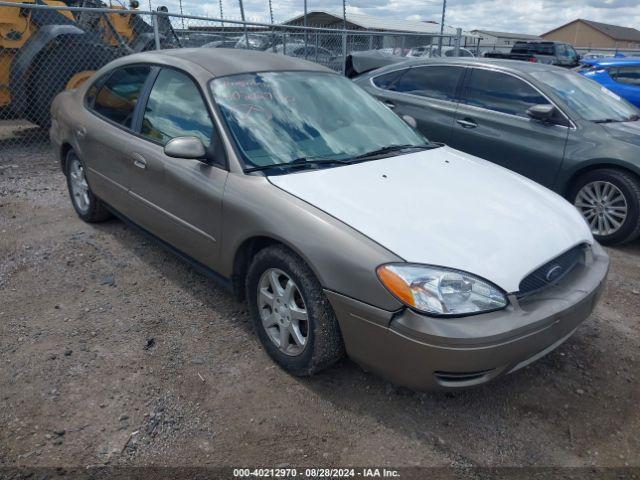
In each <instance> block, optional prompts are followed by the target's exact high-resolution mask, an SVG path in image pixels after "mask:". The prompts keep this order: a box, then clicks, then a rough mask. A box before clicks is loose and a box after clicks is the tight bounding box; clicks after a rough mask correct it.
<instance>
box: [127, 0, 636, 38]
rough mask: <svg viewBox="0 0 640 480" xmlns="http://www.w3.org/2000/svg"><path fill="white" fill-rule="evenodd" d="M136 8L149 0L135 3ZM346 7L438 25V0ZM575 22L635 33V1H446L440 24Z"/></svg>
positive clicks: (328, 4) (209, 9) (295, 0)
mask: <svg viewBox="0 0 640 480" xmlns="http://www.w3.org/2000/svg"><path fill="white" fill-rule="evenodd" d="M140 3H141V7H142V8H145V9H146V8H148V7H149V0H140ZM182 3H183V9H184V12H185V13H187V14H192V15H208V16H215V17H219V16H220V13H219V12H220V7H219V2H218V0H214V1H197V0H183V2H182ZM272 3H273V10H274V16H275V20H276V21H282V20H285V19H287V18H290V17H292V16H294V15H297V14H301V13H302V12H303V8H304V7H303V5H304V4H303V1H302V0H272ZM151 4H152V7H153V8H154V9H155V7H156V6H157V5H163V4H164V5H167V6H168V7H169V10H170V11H176V12H177V11H178V10H179V7H178V0H164V1H163V0H151ZM222 5H223V11H224V16H225V17H226V18H239V16H240V14H239V8H238V2H237V0H223V1H222ZM244 8H245V13H246V17H247V19H250V20H254V21H268V20H269V13H268V12H269V9H268V0H244ZM347 8H348V9H349V10H351V11H354V12H361V13H366V14H369V15H373V16H376V17H387V18H396V19H411V20H435V21H438V22H439V21H440V14H441V11H442V2H441V1H439V0H350V1H347ZM308 9H309V10H310V11H311V10H329V11H335V12H340V11H341V9H342V3H341V2H340V1H335V0H325V1H320V0H308ZM575 18H587V19H590V20H595V21H600V22H605V23H613V24H617V25H622V26H627V27H634V28H639V29H640V0H448V1H447V18H446V20H445V24H447V25H450V26H453V27H462V28H464V29H465V30H473V29H475V28H480V29H486V30H503V31H512V32H520V33H532V34H540V33H544V32H546V31H548V30H551V29H552V28H555V27H557V26H560V25H562V24H564V23H567V22H569V21H571V20H573V19H575Z"/></svg>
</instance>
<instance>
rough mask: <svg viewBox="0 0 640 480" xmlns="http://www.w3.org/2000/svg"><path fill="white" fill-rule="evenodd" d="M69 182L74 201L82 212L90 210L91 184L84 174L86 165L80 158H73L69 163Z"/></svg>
mask: <svg viewBox="0 0 640 480" xmlns="http://www.w3.org/2000/svg"><path fill="white" fill-rule="evenodd" d="M69 180H70V181H69V183H70V185H71V194H72V198H73V203H74V204H75V205H76V207H77V208H78V210H80V211H81V212H82V213H86V212H88V211H89V206H90V199H89V184H88V183H87V179H86V177H85V175H84V167H83V166H82V163H81V162H80V160H79V159H78V158H72V159H71V164H70V165H69Z"/></svg>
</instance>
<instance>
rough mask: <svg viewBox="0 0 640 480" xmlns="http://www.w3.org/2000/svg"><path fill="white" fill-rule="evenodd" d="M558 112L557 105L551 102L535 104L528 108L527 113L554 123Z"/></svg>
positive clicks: (542, 120) (535, 118)
mask: <svg viewBox="0 0 640 480" xmlns="http://www.w3.org/2000/svg"><path fill="white" fill-rule="evenodd" d="M555 113H556V107H554V106H553V105H551V104H548V103H546V104H541V105H534V106H533V107H530V108H529V109H528V110H527V115H529V117H531V118H533V119H534V120H538V121H540V122H544V123H552V122H553V118H554V116H555Z"/></svg>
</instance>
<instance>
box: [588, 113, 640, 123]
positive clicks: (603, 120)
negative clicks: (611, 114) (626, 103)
mask: <svg viewBox="0 0 640 480" xmlns="http://www.w3.org/2000/svg"><path fill="white" fill-rule="evenodd" d="M636 120H640V116H638V115H636V114H635V113H634V114H633V115H629V116H628V117H625V118H601V119H598V120H593V123H618V122H635V121H636Z"/></svg>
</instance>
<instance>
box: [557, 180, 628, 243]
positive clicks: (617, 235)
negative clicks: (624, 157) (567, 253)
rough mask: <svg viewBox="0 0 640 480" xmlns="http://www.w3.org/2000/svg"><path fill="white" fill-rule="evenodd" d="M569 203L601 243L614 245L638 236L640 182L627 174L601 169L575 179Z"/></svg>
mask: <svg viewBox="0 0 640 480" xmlns="http://www.w3.org/2000/svg"><path fill="white" fill-rule="evenodd" d="M570 200H571V201H572V202H573V204H574V205H575V207H576V208H577V209H578V211H579V212H580V213H581V214H582V216H583V217H584V218H585V220H586V221H587V223H588V224H589V227H590V228H591V232H592V233H593V236H594V237H595V238H596V240H598V241H599V242H600V243H603V244H606V245H615V244H621V243H626V242H629V241H632V240H634V239H636V238H638V236H640V181H639V180H638V178H636V177H635V176H633V175H632V174H630V173H627V172H624V171H621V170H614V169H610V168H603V169H598V170H592V171H590V172H587V173H586V174H584V175H582V176H581V177H580V178H578V180H577V182H576V183H575V185H574V187H573V189H572V193H571V198H570Z"/></svg>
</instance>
